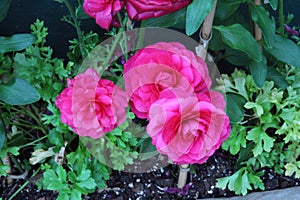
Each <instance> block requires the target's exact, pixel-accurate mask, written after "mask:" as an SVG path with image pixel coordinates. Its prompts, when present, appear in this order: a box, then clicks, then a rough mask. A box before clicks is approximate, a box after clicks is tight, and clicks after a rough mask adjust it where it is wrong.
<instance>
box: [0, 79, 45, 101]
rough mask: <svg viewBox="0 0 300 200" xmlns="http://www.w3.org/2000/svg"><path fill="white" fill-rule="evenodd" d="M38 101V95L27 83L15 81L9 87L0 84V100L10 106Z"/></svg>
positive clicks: (19, 80)
mask: <svg viewBox="0 0 300 200" xmlns="http://www.w3.org/2000/svg"><path fill="white" fill-rule="evenodd" d="M39 99H40V95H39V93H38V92H37V91H36V90H35V88H33V87H32V86H31V85H30V84H29V83H27V82H26V81H24V80H22V79H18V78H17V79H15V82H14V83H13V84H11V85H4V84H0V100H1V101H4V102H5V103H7V104H10V105H26V104H30V103H33V102H36V101H38V100H39Z"/></svg>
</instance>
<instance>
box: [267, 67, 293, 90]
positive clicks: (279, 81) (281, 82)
mask: <svg viewBox="0 0 300 200" xmlns="http://www.w3.org/2000/svg"><path fill="white" fill-rule="evenodd" d="M267 79H268V80H271V81H274V83H275V85H276V87H278V88H280V89H282V90H285V89H286V88H287V87H288V83H287V81H286V80H285V79H284V77H283V76H282V75H281V73H280V72H278V71H277V69H276V68H275V67H268V72H267Z"/></svg>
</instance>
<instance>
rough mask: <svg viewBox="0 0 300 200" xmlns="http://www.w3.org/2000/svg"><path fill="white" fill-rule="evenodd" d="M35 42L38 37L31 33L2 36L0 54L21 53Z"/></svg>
mask: <svg viewBox="0 0 300 200" xmlns="http://www.w3.org/2000/svg"><path fill="white" fill-rule="evenodd" d="M35 41H36V37H35V36H34V35H32V34H30V33H19V34H15V35H12V36H10V37H4V36H0V53H7V52H12V51H21V50H23V49H25V48H26V47H28V46H30V45H32V44H33V43H34V42H35Z"/></svg>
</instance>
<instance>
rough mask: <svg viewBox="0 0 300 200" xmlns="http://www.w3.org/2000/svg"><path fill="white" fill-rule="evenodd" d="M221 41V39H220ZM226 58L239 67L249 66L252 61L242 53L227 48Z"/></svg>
mask: <svg viewBox="0 0 300 200" xmlns="http://www.w3.org/2000/svg"><path fill="white" fill-rule="evenodd" d="M220 39H221V38H220ZM224 57H225V58H226V60H227V61H228V62H230V63H231V64H233V65H237V66H247V65H249V62H250V59H249V57H248V56H247V54H245V53H244V52H242V51H238V50H235V49H232V48H226V49H225V54H224Z"/></svg>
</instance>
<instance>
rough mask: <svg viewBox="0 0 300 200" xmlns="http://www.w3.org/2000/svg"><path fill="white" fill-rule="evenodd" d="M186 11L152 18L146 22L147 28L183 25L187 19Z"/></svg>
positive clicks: (181, 10) (182, 10)
mask: <svg viewBox="0 0 300 200" xmlns="http://www.w3.org/2000/svg"><path fill="white" fill-rule="evenodd" d="M185 15H186V9H180V10H178V11H176V12H174V13H171V14H167V15H164V16H162V17H159V18H150V19H147V20H146V21H145V26H147V27H172V26H176V25H177V24H179V23H182V22H183V21H184V19H185Z"/></svg>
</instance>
